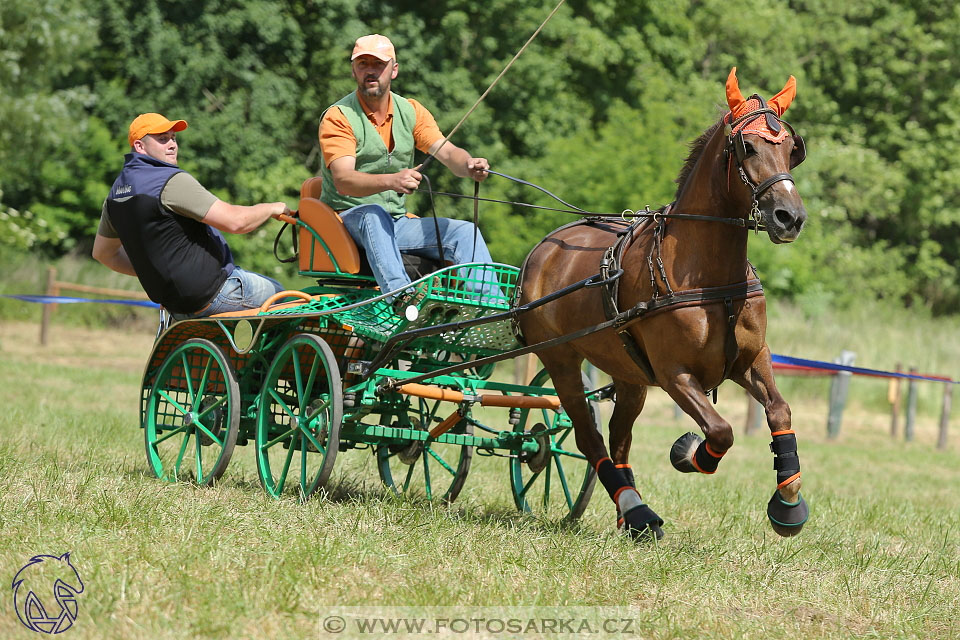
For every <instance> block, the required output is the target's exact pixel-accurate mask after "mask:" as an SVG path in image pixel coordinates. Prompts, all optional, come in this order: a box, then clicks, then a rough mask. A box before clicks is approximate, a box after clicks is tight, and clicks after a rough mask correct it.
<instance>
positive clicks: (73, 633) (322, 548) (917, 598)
mask: <svg viewBox="0 0 960 640" xmlns="http://www.w3.org/2000/svg"><path fill="white" fill-rule="evenodd" d="M777 322H779V323H780V325H781V326H786V325H787V324H788V323H787V320H786V319H783V318H777ZM820 323H821V321H820V320H818V321H817V323H816V325H817V326H820ZM799 326H801V327H802V326H804V325H802V324H801V325H799ZM807 330H809V328H808V329H807ZM834 330H836V328H835V327H834V328H831V329H830V331H834ZM36 331H37V329H36V327H35V326H33V325H26V324H18V323H10V322H4V323H3V324H0V407H2V411H0V502H2V504H3V507H2V509H0V531H2V532H3V535H2V536H0V568H2V571H3V572H5V575H6V576H7V577H8V579H11V578H12V576H13V575H14V574H15V573H16V571H17V570H18V569H19V568H20V566H22V565H23V564H24V563H25V562H26V561H27V560H28V559H29V558H30V556H32V555H35V554H57V555H59V554H61V553H64V552H66V551H70V552H71V553H72V559H73V561H74V564H75V566H76V567H77V568H78V570H79V572H80V575H81V577H82V578H83V580H84V582H85V585H86V589H85V591H84V593H83V594H82V595H81V596H80V600H79V602H80V616H79V618H78V621H77V623H76V625H75V627H74V628H73V629H71V630H70V631H69V632H68V633H69V634H70V636H69V637H72V638H151V639H152V638H194V637H196V638H316V637H318V633H319V630H318V629H319V628H318V625H319V622H320V620H321V619H322V618H323V613H324V612H330V611H332V610H334V609H335V608H336V607H381V608H383V611H389V610H387V609H386V607H412V608H416V607H438V606H444V607H449V606H459V607H467V609H466V611H467V612H468V613H469V612H471V611H472V612H473V613H474V614H475V615H476V613H477V612H487V614H488V615H489V611H490V610H486V609H481V608H482V607H507V606H510V607H530V609H524V610H523V611H526V612H528V613H529V612H540V613H539V614H537V613H534V615H541V616H542V615H549V614H551V613H553V612H555V611H556V610H555V609H553V607H562V608H563V609H562V610H563V611H570V612H572V613H571V615H572V614H573V613H577V612H580V613H581V614H582V612H584V611H586V614H583V615H596V613H597V611H598V610H596V609H584V608H585V607H608V608H609V607H624V608H625V609H624V610H625V611H627V614H626V616H627V617H629V618H630V619H631V620H633V621H635V629H636V635H635V636H633V637H642V638H772V637H794V638H925V639H926V638H953V637H957V636H958V635H960V620H958V619H957V616H956V613H957V602H960V559H958V553H957V549H958V548H960V498H958V497H957V496H958V494H957V491H956V486H957V485H958V483H960V464H958V462H960V453H958V451H960V445H958V443H960V436H958V435H957V429H956V426H954V430H953V434H952V438H951V442H950V444H949V446H948V448H947V450H944V451H938V450H936V449H935V448H934V446H933V443H934V442H935V438H936V433H935V430H936V416H935V415H931V416H926V415H922V416H921V418H920V419H919V420H918V424H917V438H916V441H914V442H912V443H903V442H902V441H899V440H892V439H891V438H890V437H889V436H888V435H887V429H888V416H887V415H886V414H885V413H884V412H883V411H873V410H870V403H869V402H867V403H866V404H865V405H864V404H863V403H858V402H854V403H852V404H851V406H850V407H849V408H848V411H847V415H846V418H845V421H844V427H843V431H842V433H841V437H840V438H839V440H838V441H827V439H826V437H825V421H826V403H825V398H824V397H817V396H816V394H810V395H811V397H810V398H805V399H802V400H800V401H797V400H795V399H793V398H792V397H790V396H788V400H791V401H792V402H791V403H792V407H793V415H794V424H795V427H796V428H797V430H798V433H799V441H800V457H801V460H802V464H803V469H804V491H803V493H804V496H805V497H806V499H807V501H808V503H809V504H810V508H811V512H812V515H811V519H810V522H809V523H808V524H807V526H806V527H805V529H804V530H803V532H802V533H801V534H800V535H799V536H796V537H794V538H789V539H781V538H779V537H778V536H776V535H775V534H774V533H773V532H772V530H771V529H770V527H769V525H768V524H767V522H766V518H765V515H764V508H765V505H766V501H767V499H768V498H769V497H770V494H771V493H772V491H773V485H774V472H773V471H772V470H771V467H772V456H771V454H770V452H769V450H768V448H767V445H768V443H769V437H767V436H762V435H757V436H744V435H742V430H743V428H742V424H743V416H744V413H745V402H744V400H743V396H742V394H740V393H739V392H735V391H733V390H729V389H727V388H726V387H724V388H723V389H722V390H721V395H720V403H719V405H718V409H719V410H720V411H721V413H722V414H723V415H725V416H726V417H727V418H728V419H729V420H730V421H731V423H732V424H734V425H735V427H736V433H737V435H738V439H737V443H736V445H735V447H734V448H733V449H732V450H731V451H730V453H728V454H727V456H726V457H725V459H724V461H723V463H722V464H721V467H720V470H719V472H718V473H717V474H716V475H714V476H711V477H702V476H696V477H694V476H690V475H682V474H679V473H677V472H676V471H674V470H673V469H672V468H671V467H670V464H669V461H668V459H667V452H668V449H669V446H670V444H671V443H672V442H673V440H674V439H675V438H676V437H678V436H679V435H681V434H682V433H683V432H685V431H687V430H691V429H693V428H694V425H693V424H692V422H690V421H689V419H687V418H685V417H684V418H682V419H679V420H677V419H675V418H674V417H673V409H672V406H671V404H670V403H669V402H668V401H667V399H666V398H665V397H664V396H663V394H662V393H661V392H659V391H652V392H651V397H650V400H649V403H648V405H649V406H648V408H647V410H646V411H645V412H644V414H643V416H641V418H640V420H639V421H638V425H637V427H636V428H635V436H634V451H633V455H632V459H631V461H632V462H633V465H634V468H635V471H636V474H637V478H638V484H639V486H640V490H641V492H642V493H643V494H644V497H645V499H646V500H647V501H648V502H649V503H650V504H651V506H652V507H653V508H654V509H655V510H656V511H657V512H658V513H659V514H660V515H661V516H662V517H663V518H664V519H665V520H666V525H665V530H666V532H667V536H666V537H665V538H664V539H663V540H662V541H661V542H660V543H659V544H647V545H636V544H634V543H632V542H630V541H628V540H625V539H624V538H622V537H621V536H619V535H617V534H616V532H615V530H614V528H613V517H614V515H613V507H612V505H611V504H610V501H609V499H608V498H607V497H606V495H605V493H604V492H603V490H602V489H601V488H599V487H598V489H597V491H596V493H595V495H594V499H593V501H592V502H591V504H590V506H589V507H588V509H587V511H586V513H585V515H584V517H583V518H582V519H581V520H580V521H579V522H577V523H575V524H565V523H558V522H552V521H543V520H540V519H537V518H536V517H531V516H523V515H520V514H517V513H516V511H515V509H514V507H513V502H512V498H511V496H510V491H509V484H508V480H507V465H506V462H505V460H503V459H501V458H482V457H479V456H475V457H474V465H473V469H472V470H471V474H470V477H469V478H468V480H467V484H466V487H465V489H464V491H463V494H462V495H461V497H460V498H459V499H458V501H457V502H456V503H455V504H454V505H453V506H452V507H450V508H446V507H443V506H440V505H434V504H430V503H426V502H410V501H405V500H402V499H397V498H394V497H392V496H391V495H389V494H388V493H386V492H385V491H384V490H383V488H382V487H381V486H380V483H379V480H378V477H377V474H376V468H375V465H374V464H373V460H372V456H371V454H370V452H364V451H348V452H344V453H342V454H341V455H340V456H339V457H338V459H337V469H336V470H335V476H336V483H335V485H334V489H333V491H332V493H331V494H330V495H329V496H328V497H326V498H323V499H316V500H312V501H310V502H308V503H306V504H299V503H298V502H296V501H295V500H293V499H284V500H281V501H273V500H270V499H268V498H267V497H266V496H265V494H264V492H263V491H262V490H261V489H260V487H259V485H258V483H257V479H256V469H255V466H254V462H253V451H252V448H251V447H250V446H248V447H243V448H238V449H237V451H236V452H235V454H234V459H233V461H232V462H231V466H230V468H229V469H228V470H227V472H226V474H225V476H224V477H223V479H222V482H221V483H220V484H219V485H218V486H216V487H214V488H211V489H202V488H197V487H194V486H191V485H188V484H166V483H161V482H160V481H158V480H156V479H154V478H152V477H150V476H149V475H148V473H147V467H146V461H145V457H144V453H143V439H142V432H141V431H140V430H139V429H138V428H137V426H136V425H137V421H138V418H137V398H138V387H139V377H140V374H141V370H142V366H143V364H144V362H145V361H146V357H147V354H148V353H149V350H150V345H151V342H152V334H151V332H150V331H141V332H140V333H138V334H131V333H126V332H122V331H117V330H109V331H91V330H85V329H79V328H70V327H64V326H60V327H58V328H57V331H56V332H54V334H53V339H52V341H51V344H49V345H48V346H47V347H46V348H43V349H42V348H40V347H39V346H37V345H36ZM778 331H779V329H778ZM854 333H855V332H853V333H851V335H854ZM785 342H786V341H785ZM794 344H795V346H796V349H794V348H792V345H791V347H790V348H788V347H786V346H784V347H777V346H775V347H774V350H775V351H777V352H780V353H788V354H791V355H803V356H804V357H817V356H818V355H819V356H820V357H827V356H828V355H829V349H831V348H833V347H834V346H839V343H838V342H837V341H836V340H835V339H833V338H831V343H829V344H828V345H827V346H825V347H823V346H820V343H819V341H816V344H814V341H813V340H809V339H808V340H807V341H806V342H804V340H803V339H802V338H801V337H797V338H796V342H795V343H794ZM854 346H856V345H854ZM801 348H802V349H803V351H802V352H801V351H800V349H801ZM819 349H822V353H821V352H819V351H818V350H819ZM811 351H813V352H814V353H811ZM864 364H868V363H864ZM880 366H882V365H880ZM867 382H870V384H876V383H875V382H873V381H869V380H867ZM796 384H801V382H800V381H797V382H796ZM808 384H809V381H808ZM858 384H859V382H858V379H855V381H854V385H858ZM800 395H804V394H800ZM854 395H855V394H854ZM604 407H605V409H608V408H609V406H608V405H604ZM489 411H492V410H488V413H487V414H485V420H487V421H489V422H490V423H492V424H502V428H506V424H505V422H506V420H505V414H504V415H501V416H500V417H499V418H498V417H497V415H498V414H496V413H489ZM956 422H957V419H956V418H954V423H955V424H956ZM7 594H8V595H7V597H6V598H4V605H3V607H2V608H0V637H4V638H30V637H35V636H34V635H33V633H32V632H30V631H27V630H26V629H24V628H23V627H22V626H21V625H20V623H19V622H18V621H17V619H16V615H15V613H14V611H13V607H12V601H13V600H12V597H11V592H9V591H8V592H7ZM412 610H413V609H405V610H403V611H407V612H408V613H409V611H412ZM365 611H371V612H373V611H375V610H370V609H367V610H365ZM493 611H494V612H496V611H501V610H493ZM591 612H592V613H591ZM319 637H350V636H349V635H340V636H334V635H329V634H326V635H320V636H319ZM366 637H371V636H369V635H368V636H366ZM456 637H469V636H464V635H462V634H460V635H458V636H456ZM499 637H508V636H505V635H500V636H499ZM513 637H521V638H523V637H537V636H533V635H519V636H513ZM548 637H558V636H548ZM614 637H616V636H614Z"/></svg>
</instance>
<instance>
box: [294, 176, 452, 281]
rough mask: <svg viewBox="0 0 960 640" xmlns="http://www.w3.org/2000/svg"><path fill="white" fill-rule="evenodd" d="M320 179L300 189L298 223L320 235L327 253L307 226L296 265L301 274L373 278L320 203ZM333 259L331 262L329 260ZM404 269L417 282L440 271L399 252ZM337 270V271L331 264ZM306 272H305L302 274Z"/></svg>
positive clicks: (360, 254) (430, 263) (435, 264)
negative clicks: (331, 274)
mask: <svg viewBox="0 0 960 640" xmlns="http://www.w3.org/2000/svg"><path fill="white" fill-rule="evenodd" d="M322 189H323V177H322V176H314V177H313V178H307V179H306V180H304V182H303V184H302V185H301V186H300V220H301V221H303V222H304V223H306V225H308V226H309V227H310V229H313V231H314V232H316V234H317V235H319V236H320V237H321V238H322V239H323V242H324V243H325V244H326V245H327V248H328V249H329V253H328V252H327V250H326V249H324V248H323V245H322V244H320V243H319V242H317V240H316V238H315V237H314V235H313V233H311V231H310V229H307V228H306V227H303V226H301V227H299V236H298V240H299V249H298V253H299V256H298V261H299V262H298V264H299V268H300V272H301V274H303V275H307V273H311V272H313V273H316V272H320V273H338V272H339V273H346V274H351V275H357V274H359V275H367V276H370V277H371V278H372V277H373V272H372V271H371V270H370V265H369V263H368V262H367V257H366V253H365V252H364V251H363V249H361V248H360V247H358V246H357V243H356V242H354V241H353V238H352V237H351V236H350V232H349V231H347V228H346V227H345V226H344V224H343V220H341V219H340V216H339V215H338V214H337V212H336V211H334V210H333V209H332V208H331V207H330V205H328V204H326V203H324V202H321V200H320V193H321V192H322ZM331 256H332V259H331ZM401 256H402V257H403V266H404V269H405V270H406V272H407V275H409V276H410V279H411V280H416V279H417V278H420V277H422V276H425V275H427V274H428V273H433V272H434V271H436V270H437V269H439V268H440V264H439V263H438V262H437V261H435V260H429V259H427V258H421V257H419V256H414V255H410V254H407V253H402V254H401ZM334 260H335V261H336V265H337V266H339V267H340V269H339V271H338V269H337V268H336V266H335V265H334ZM304 272H307V273H304Z"/></svg>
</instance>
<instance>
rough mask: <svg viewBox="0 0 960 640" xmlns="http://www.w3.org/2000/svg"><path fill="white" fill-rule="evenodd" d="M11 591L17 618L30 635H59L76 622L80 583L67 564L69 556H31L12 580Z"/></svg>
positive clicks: (81, 585) (78, 576)
mask: <svg viewBox="0 0 960 640" xmlns="http://www.w3.org/2000/svg"><path fill="white" fill-rule="evenodd" d="M12 588H13V604H14V608H15V609H16V610H17V617H18V618H20V622H22V623H23V626H25V627H26V628H28V629H30V630H31V631H37V632H39V633H46V634H53V633H62V632H64V631H66V630H67V629H69V628H70V627H71V626H73V622H74V621H75V620H76V619H77V595H79V594H81V593H83V581H82V580H81V579H80V574H79V573H77V570H76V569H75V568H74V566H73V565H72V564H70V554H69V553H65V554H63V555H62V556H33V557H32V558H30V562H28V563H27V564H26V565H24V566H23V568H21V569H20V571H18V572H17V575H16V576H14V578H13V585H12ZM51 593H52V596H53V598H52V600H51V598H50V595H51ZM41 596H42V597H43V598H44V599H45V600H46V605H45V604H44V600H42V599H41ZM53 602H56V606H53ZM48 607H49V609H48Z"/></svg>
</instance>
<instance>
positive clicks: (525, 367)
mask: <svg viewBox="0 0 960 640" xmlns="http://www.w3.org/2000/svg"><path fill="white" fill-rule="evenodd" d="M514 362H515V368H514V370H513V381H514V383H516V384H530V381H531V380H533V376H535V375H536V373H537V356H535V355H534V354H532V353H526V354H524V355H522V356H520V357H519V358H517V359H516V360H514Z"/></svg>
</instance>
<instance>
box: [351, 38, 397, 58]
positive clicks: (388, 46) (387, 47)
mask: <svg viewBox="0 0 960 640" xmlns="http://www.w3.org/2000/svg"><path fill="white" fill-rule="evenodd" d="M357 56H374V57H375V58H380V59H381V60H390V59H393V60H396V59H397V52H396V51H394V50H393V43H392V42H390V38H388V37H387V36H382V35H380V34H379V33H374V34H371V35H369V36H363V37H362V38H357V42H356V44H354V45H353V54H351V56H350V59H351V60H354V59H356V58H357Z"/></svg>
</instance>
